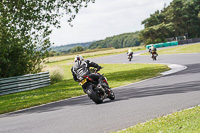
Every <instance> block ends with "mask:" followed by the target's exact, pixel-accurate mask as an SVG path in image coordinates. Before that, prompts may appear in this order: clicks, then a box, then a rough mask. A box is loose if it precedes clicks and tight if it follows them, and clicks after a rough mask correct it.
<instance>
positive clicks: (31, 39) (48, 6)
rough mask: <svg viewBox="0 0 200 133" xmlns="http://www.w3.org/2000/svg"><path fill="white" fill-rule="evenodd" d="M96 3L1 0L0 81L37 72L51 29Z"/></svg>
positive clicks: (82, 0) (46, 48)
mask: <svg viewBox="0 0 200 133" xmlns="http://www.w3.org/2000/svg"><path fill="white" fill-rule="evenodd" d="M94 1H95V0H1V1H0V78H5V77H10V76H17V75H24V74H29V73H37V72H40V71H41V69H42V67H41V63H42V62H43V61H44V58H45V57H46V56H47V55H48V50H49V47H50V45H51V42H50V40H49V35H50V34H51V28H50V26H55V27H57V28H59V27H60V21H59V20H60V18H61V17H62V16H63V15H64V14H67V15H68V23H69V24H70V25H71V22H72V20H73V19H74V18H75V15H76V14H77V13H78V11H79V9H80V8H81V7H83V6H85V7H86V6H87V5H88V3H89V2H94Z"/></svg>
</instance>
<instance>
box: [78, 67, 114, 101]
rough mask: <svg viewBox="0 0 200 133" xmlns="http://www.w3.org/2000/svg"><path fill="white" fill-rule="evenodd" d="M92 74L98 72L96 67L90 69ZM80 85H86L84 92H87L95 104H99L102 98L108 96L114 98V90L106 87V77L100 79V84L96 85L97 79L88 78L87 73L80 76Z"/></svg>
mask: <svg viewBox="0 0 200 133" xmlns="http://www.w3.org/2000/svg"><path fill="white" fill-rule="evenodd" d="M90 71H91V72H92V71H93V72H92V74H99V75H101V74H100V73H97V69H96V68H94V69H90ZM79 80H80V85H82V86H83V85H84V86H86V91H87V92H86V93H87V94H88V97H89V98H90V99H92V101H94V102H95V103H96V104H100V103H102V102H103V100H104V99H106V98H109V99H110V100H114V99H115V94H114V92H113V91H112V90H111V89H110V88H109V87H108V82H107V79H106V78H105V79H104V80H101V85H98V83H97V81H93V80H92V79H91V78H89V76H88V75H86V76H83V77H81V79H79Z"/></svg>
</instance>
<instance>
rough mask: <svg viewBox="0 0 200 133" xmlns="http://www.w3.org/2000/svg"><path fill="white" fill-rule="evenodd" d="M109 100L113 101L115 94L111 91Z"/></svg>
mask: <svg viewBox="0 0 200 133" xmlns="http://www.w3.org/2000/svg"><path fill="white" fill-rule="evenodd" d="M108 98H109V99H110V100H115V93H114V92H113V91H112V90H110V95H109V97H108Z"/></svg>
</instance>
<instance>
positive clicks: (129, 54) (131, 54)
mask: <svg viewBox="0 0 200 133" xmlns="http://www.w3.org/2000/svg"><path fill="white" fill-rule="evenodd" d="M127 55H128V56H131V58H133V50H132V49H131V48H129V49H128V52H127Z"/></svg>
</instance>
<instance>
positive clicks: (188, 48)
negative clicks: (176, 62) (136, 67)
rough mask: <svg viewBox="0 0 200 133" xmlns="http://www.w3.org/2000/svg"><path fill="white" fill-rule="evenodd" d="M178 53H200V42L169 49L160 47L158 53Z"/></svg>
mask: <svg viewBox="0 0 200 133" xmlns="http://www.w3.org/2000/svg"><path fill="white" fill-rule="evenodd" d="M178 53H200V43H198V44H190V45H182V46H179V47H173V48H167V49H161V50H159V49H158V54H178ZM141 55H149V53H148V52H147V53H144V54H141Z"/></svg>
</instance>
